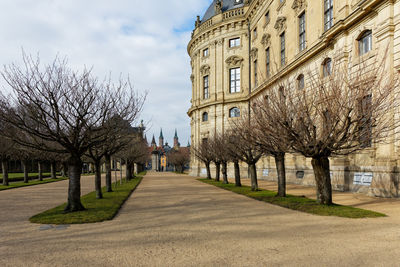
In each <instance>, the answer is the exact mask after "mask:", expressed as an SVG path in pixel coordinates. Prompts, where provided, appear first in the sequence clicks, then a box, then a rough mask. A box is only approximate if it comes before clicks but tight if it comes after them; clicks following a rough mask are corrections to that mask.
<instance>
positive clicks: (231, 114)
mask: <svg viewBox="0 0 400 267" xmlns="http://www.w3.org/2000/svg"><path fill="white" fill-rule="evenodd" d="M229 117H231V118H238V117H240V109H239V108H236V107H235V108H231V109H230V110H229Z"/></svg>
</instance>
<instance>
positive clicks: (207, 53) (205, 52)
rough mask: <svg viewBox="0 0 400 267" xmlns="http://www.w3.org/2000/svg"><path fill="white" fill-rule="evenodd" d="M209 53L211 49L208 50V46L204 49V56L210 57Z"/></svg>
mask: <svg viewBox="0 0 400 267" xmlns="http://www.w3.org/2000/svg"><path fill="white" fill-rule="evenodd" d="M209 54H210V51H209V50H208V48H206V49H204V50H203V57H208V55H209Z"/></svg>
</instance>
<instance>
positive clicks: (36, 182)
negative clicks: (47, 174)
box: [0, 178, 68, 191]
mask: <svg viewBox="0 0 400 267" xmlns="http://www.w3.org/2000/svg"><path fill="white" fill-rule="evenodd" d="M66 179H68V178H57V179H43V181H39V180H35V181H29V183H24V182H13V183H10V185H9V186H4V185H0V191H2V190H8V189H14V188H19V187H25V186H32V185H38V184H48V183H54V182H59V181H62V180H66Z"/></svg>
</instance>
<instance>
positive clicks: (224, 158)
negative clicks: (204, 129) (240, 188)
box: [211, 133, 231, 184]
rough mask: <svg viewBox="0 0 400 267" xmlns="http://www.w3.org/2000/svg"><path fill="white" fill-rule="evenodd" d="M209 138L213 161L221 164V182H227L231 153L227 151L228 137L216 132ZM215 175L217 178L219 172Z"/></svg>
mask: <svg viewBox="0 0 400 267" xmlns="http://www.w3.org/2000/svg"><path fill="white" fill-rule="evenodd" d="M211 140H212V141H211V146H212V150H211V151H212V153H213V155H214V161H215V162H218V164H220V165H221V167H222V178H223V183H224V184H228V183H229V182H228V162H229V161H230V160H231V154H229V151H228V146H229V142H228V139H227V138H226V136H225V135H224V134H222V133H216V134H215V135H214V136H213V138H212V139H211ZM216 164H217V163H216ZM217 175H218V180H219V174H217ZM216 180H217V179H216Z"/></svg>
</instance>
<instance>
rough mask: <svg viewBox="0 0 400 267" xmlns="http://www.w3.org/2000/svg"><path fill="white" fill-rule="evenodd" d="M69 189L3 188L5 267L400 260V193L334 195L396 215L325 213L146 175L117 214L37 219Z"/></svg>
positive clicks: (0, 262)
mask: <svg viewBox="0 0 400 267" xmlns="http://www.w3.org/2000/svg"><path fill="white" fill-rule="evenodd" d="M263 183H264V182H261V183H260V185H261V187H263V186H265V187H266V186H268V183H265V184H263ZM269 186H271V187H273V184H272V183H269ZM66 188H67V181H62V182H57V183H52V184H45V185H39V186H33V187H25V188H20V189H13V190H7V191H2V192H0V206H1V209H0V266H74V267H76V266H399V265H400V202H399V201H398V200H393V199H390V200H384V199H375V198H368V197H364V196H362V197H360V195H353V194H348V193H347V194H342V193H341V194H339V195H338V197H337V196H336V194H335V197H334V201H336V202H347V203H343V204H349V203H353V204H355V205H357V206H358V207H362V208H369V209H373V210H376V211H380V212H385V213H386V214H387V215H389V217H386V218H374V219H345V218H337V217H321V216H315V215H310V214H305V213H301V212H297V211H292V210H288V209H284V208H281V207H277V206H273V205H270V204H267V203H264V202H260V201H256V200H252V199H249V198H247V197H245V196H241V195H237V194H234V193H231V192H228V191H225V190H222V189H219V188H216V187H214V186H210V185H207V184H204V183H201V182H199V181H196V180H195V179H194V178H193V177H189V176H185V175H176V174H172V173H166V174H160V173H148V175H147V176H146V177H145V178H144V180H143V181H142V183H141V184H140V185H139V187H138V188H137V189H136V191H135V192H134V194H133V195H132V196H131V198H130V199H129V200H128V201H127V202H126V203H125V205H124V207H123V208H122V210H121V212H120V214H119V215H118V216H117V217H116V218H115V219H114V220H113V221H107V222H103V223H96V224H87V225H70V226H68V225H65V226H62V227H55V226H47V227H44V226H43V225H38V224H31V223H29V221H28V219H29V217H30V216H32V215H34V214H36V213H38V212H41V211H43V210H46V209H49V208H52V207H54V206H56V205H59V204H61V203H63V202H65V200H66ZM93 188H94V181H93V177H83V178H82V192H83V193H87V192H89V191H92V190H93ZM296 190H297V191H296ZM302 190H303V191H302ZM291 191H293V192H294V191H296V192H298V193H302V192H303V193H304V192H313V191H312V189H310V188H303V189H302V188H301V187H299V188H297V189H296V187H293V188H290V189H289V192H291ZM293 192H292V193H293ZM342 195H344V196H342Z"/></svg>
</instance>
